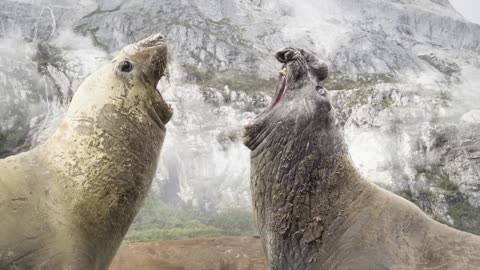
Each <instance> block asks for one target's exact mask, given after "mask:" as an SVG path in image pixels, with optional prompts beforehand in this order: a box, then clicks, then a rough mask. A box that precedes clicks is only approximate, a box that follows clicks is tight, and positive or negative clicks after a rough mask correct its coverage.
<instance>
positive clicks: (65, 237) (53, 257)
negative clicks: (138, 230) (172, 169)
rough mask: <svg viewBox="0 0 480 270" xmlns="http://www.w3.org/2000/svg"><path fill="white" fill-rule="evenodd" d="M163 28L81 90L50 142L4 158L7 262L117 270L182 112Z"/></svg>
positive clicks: (1, 257) (0, 187) (0, 245)
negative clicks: (169, 93)
mask: <svg viewBox="0 0 480 270" xmlns="http://www.w3.org/2000/svg"><path fill="white" fill-rule="evenodd" d="M167 54H168V53H167V48H166V43H165V41H164V38H163V36H162V35H159V34H157V35H154V36H151V37H149V38H147V39H145V40H143V41H140V42H138V43H136V44H132V45H130V46H127V47H125V48H124V49H123V50H122V51H121V52H120V53H119V55H118V56H117V57H115V58H114V59H113V60H112V61H111V62H109V63H108V64H106V65H104V66H103V67H101V68H100V69H99V70H98V71H96V72H95V73H93V74H92V75H90V76H89V77H88V78H87V79H85V81H84V82H83V83H82V85H81V86H80V87H79V89H78V91H77V92H76V94H75V96H74V97H73V100H72V103H71V105H70V107H69V109H68V112H67V114H66V117H65V119H64V120H63V122H62V124H61V125H60V127H59V129H58V130H57V131H56V133H55V134H54V135H53V136H52V137H51V138H50V139H49V140H48V141H47V142H46V143H45V144H43V145H41V146H39V147H37V148H35V149H33V150H31V151H29V152H26V153H22V154H19V155H16V156H12V157H8V158H6V159H3V160H0V217H1V218H0V269H2V270H5V269H22V270H27V269H28V270H30V269H36V270H38V269H45V270H47V269H48V270H52V269H53V270H56V269H62V270H65V269H68V270H86V269H88V270H90V269H95V270H103V269H107V268H108V265H109V264H110V261H111V259H112V257H113V255H114V254H115V252H116V250H117V249H118V247H119V245H120V243H121V241H122V239H123V237H124V235H125V233H126V232H127V230H128V227H129V226H130V224H131V222H132V220H133V218H134V217H135V215H136V213H137V211H138V209H139V207H140V206H141V204H142V201H143V199H144V197H145V195H146V193H147V191H148V189H149V188H150V185H151V181H152V179H153V177H154V175H155V170H156V167H157V161H158V158H159V154H160V149H161V147H162V143H163V139H164V136H165V124H166V123H167V122H168V121H169V119H170V117H171V115H172V111H171V109H170V107H169V106H168V105H167V104H166V103H165V102H164V100H163V98H162V96H161V94H160V93H159V92H158V91H157V90H156V85H157V83H158V81H159V80H160V78H161V76H163V73H164V70H165V67H166V65H167V58H168V55H167Z"/></svg>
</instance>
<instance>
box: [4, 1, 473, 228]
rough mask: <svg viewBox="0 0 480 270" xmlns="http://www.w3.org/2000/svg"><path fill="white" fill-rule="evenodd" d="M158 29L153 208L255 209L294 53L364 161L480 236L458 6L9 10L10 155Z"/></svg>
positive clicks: (172, 4) (172, 5) (73, 4)
mask: <svg viewBox="0 0 480 270" xmlns="http://www.w3.org/2000/svg"><path fill="white" fill-rule="evenodd" d="M155 32H162V33H164V34H165V36H166V37H167V39H168V42H169V47H170V50H171V52H172V63H171V77H170V81H169V82H168V81H166V80H165V81H162V82H161V84H160V88H161V89H162V91H163V94H164V95H165V97H166V98H167V100H168V101H169V102H170V103H171V104H172V106H173V107H174V109H175V115H174V118H173V119H172V122H171V123H170V124H169V125H168V127H167V128H168V134H167V138H166V141H165V146H164V148H163V151H162V158H161V162H160V166H159V169H158V174H157V176H156V179H155V180H154V184H153V191H152V194H151V196H150V199H151V200H158V201H162V202H165V203H167V204H168V205H171V206H172V207H176V208H178V209H185V208H189V207H197V208H200V209H202V210H203V211H205V212H221V211H222V210H224V209H228V208H233V207H240V208H244V209H249V208H250V193H249V151H248V150H247V149H246V147H244V146H243V145H242V143H241V127H242V125H243V124H244V123H245V122H246V121H247V119H249V118H252V117H254V116H255V114H256V113H258V112H260V111H261V110H262V109H263V108H265V107H266V106H267V105H268V104H269V102H270V101H271V95H272V93H273V90H274V88H275V86H276V78H277V74H278V73H277V71H278V69H279V67H280V65H279V64H278V63H277V62H276V60H275V59H274V57H273V54H274V52H275V51H276V50H278V49H281V48H283V47H286V46H296V47H305V48H309V49H311V50H313V51H315V52H316V53H317V55H318V56H320V57H322V58H324V59H325V60H326V61H327V63H328V64H329V66H330V67H331V70H332V73H331V76H330V78H329V79H328V80H327V81H326V82H325V84H326V87H327V88H328V89H330V91H331V93H332V95H333V96H334V102H335V107H336V110H337V115H338V118H339V121H341V123H342V124H344V125H345V135H346V137H347V140H348V143H349V148H350V151H351V154H352V157H353V159H354V161H355V163H356V164H357V165H358V167H359V168H360V170H361V171H362V173H363V174H365V175H366V176H367V177H368V178H369V179H370V180H371V181H373V182H375V183H377V184H379V185H381V186H383V187H385V188H387V189H389V190H392V191H394V192H396V193H397V194H400V195H402V196H404V197H406V198H407V199H409V200H411V201H413V202H415V203H416V204H417V205H419V206H420V207H421V208H422V209H423V210H425V211H426V212H427V213H428V214H430V215H431V216H433V217H435V218H436V219H437V220H440V221H442V222H445V223H448V224H450V225H452V226H455V227H458V228H461V229H463V230H468V231H471V232H475V233H477V234H478V233H480V192H479V190H480V136H478V134H480V105H478V104H480V76H479V74H480V25H477V24H475V23H472V22H469V21H466V20H465V19H464V17H463V16H462V15H461V14H460V13H458V12H457V11H456V10H455V9H454V8H453V7H452V5H451V4H450V3H449V1H448V0H395V1H394V0H389V1H384V0H324V1H314V0H302V1H296V2H292V1H286V0H285V1H284V0H281V1H273V0H213V1H206V0H180V1H179V0H161V1H157V0H140V1H139V0H116V1H106V0H97V1H96V0H82V1H67V0H63V1H53V0H50V1H47V0H34V1H22V0H2V1H0V59H1V60H2V63H3V65H2V66H0V86H1V87H0V89H1V90H0V155H1V156H8V155H12V154H15V153H18V152H21V151H26V150H28V149H30V148H32V147H34V146H35V145H38V144H39V143H41V142H43V141H44V140H45V138H47V137H48V135H49V134H51V133H52V132H53V131H54V130H55V128H56V125H57V124H58V122H59V119H61V117H62V114H63V113H64V111H65V108H66V107H67V106H68V103H69V101H70V99H71V97H72V95H73V93H74V92H75V90H76V88H77V87H78V85H79V84H80V83H81V81H82V80H83V79H84V78H85V77H86V76H87V75H88V74H89V73H90V72H92V71H93V70H95V69H96V68H97V67H98V66H100V65H101V63H102V62H103V61H106V60H108V59H109V57H110V55H111V54H112V53H113V52H115V51H116V50H118V49H119V48H121V47H122V46H124V45H126V44H129V43H132V42H134V41H136V40H139V39H141V38H143V37H146V36H148V35H150V34H152V33H155Z"/></svg>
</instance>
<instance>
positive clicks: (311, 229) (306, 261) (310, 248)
mask: <svg viewBox="0 0 480 270" xmlns="http://www.w3.org/2000/svg"><path fill="white" fill-rule="evenodd" d="M277 58H278V59H279V60H280V61H281V62H282V63H284V69H283V70H284V71H282V73H284V74H285V75H286V76H281V83H280V87H279V89H278V90H277V93H276V97H275V98H274V102H273V104H272V106H271V107H270V108H268V109H267V110H266V111H265V112H263V113H262V114H260V115H259V116H258V117H257V118H256V119H255V120H254V122H253V123H252V124H250V125H248V126H247V127H246V130H245V138H244V142H245V144H246V145H247V146H248V147H249V148H250V149H251V150H252V152H251V190H252V197H253V205H254V210H255V214H256V221H257V225H258V228H259V231H260V235H261V238H262V241H263V244H264V248H265V253H266V256H267V260H268V263H269V266H270V269H274V270H286V269H288V270H295V269H298V270H310V269H315V270H324V269H325V270H326V269H339V270H347V269H350V270H353V269H358V270H377V269H391V270H413V269H431V270H433V269H435V270H439V269H445V270H447V269H448V270H454V269H458V270H466V269H472V270H473V269H480V237H478V236H475V235H472V234H468V233H465V232H461V231H458V230H455V229H452V228H449V227H447V226H445V225H442V224H440V223H437V222H436V221H434V220H432V219H431V218H429V217H428V216H426V215H425V214H424V213H423V212H422V211H421V210H420V209H419V208H418V207H416V206H415V205H414V204H412V203H410V202H408V201H407V200H405V199H403V198H401V197H399V196H396V195H395V194H393V193H390V192H388V191H386V190H383V189H381V188H379V187H377V186H375V185H373V184H371V183H369V182H368V181H367V180H365V179H364V178H363V177H362V176H361V175H360V174H359V172H358V171H357V169H356V168H355V166H354V164H353V162H352V160H351V159H350V156H349V153H348V149H347V145H346V144H345V141H344V137H343V135H342V130H341V127H340V126H338V124H337V121H336V119H335V114H334V111H333V108H332V105H331V103H330V98H329V94H328V93H327V91H326V90H325V89H323V87H321V86H320V85H319V84H318V82H319V81H321V80H322V79H325V78H326V75H327V67H326V65H325V64H321V62H320V61H318V60H316V59H315V57H314V56H313V54H311V53H309V52H307V51H304V50H298V49H293V48H287V49H285V50H283V51H281V52H279V53H278V54H277ZM285 69H286V71H285Z"/></svg>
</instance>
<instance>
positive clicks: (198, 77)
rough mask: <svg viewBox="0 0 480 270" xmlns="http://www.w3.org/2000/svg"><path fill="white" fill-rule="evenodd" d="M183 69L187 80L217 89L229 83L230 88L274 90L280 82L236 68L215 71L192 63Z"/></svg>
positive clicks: (255, 90) (237, 89) (252, 90)
mask: <svg viewBox="0 0 480 270" xmlns="http://www.w3.org/2000/svg"><path fill="white" fill-rule="evenodd" d="M183 69H184V71H185V72H186V73H187V76H186V81H187V82H189V83H195V84H198V85H200V86H204V87H212V88H216V89H223V88H224V87H225V85H228V87H229V88H230V89H232V90H236V91H245V92H259V91H260V92H273V91H274V90H275V87H276V86H277V84H278V82H277V81H276V80H275V79H270V80H266V79H262V78H259V77H258V76H257V75H256V74H254V73H249V72H245V71H241V70H235V69H231V70H225V71H215V70H212V69H205V68H198V67H195V66H191V65H184V66H183Z"/></svg>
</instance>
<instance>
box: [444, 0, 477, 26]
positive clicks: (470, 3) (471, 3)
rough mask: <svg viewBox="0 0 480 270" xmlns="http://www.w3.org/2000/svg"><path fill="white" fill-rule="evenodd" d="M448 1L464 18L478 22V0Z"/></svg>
mask: <svg viewBox="0 0 480 270" xmlns="http://www.w3.org/2000/svg"><path fill="white" fill-rule="evenodd" d="M450 3H451V4H452V6H453V7H454V8H455V9H456V10H457V11H458V12H460V13H461V14H462V15H463V17H465V19H467V20H469V21H472V22H475V23H478V24H480V1H479V0H450Z"/></svg>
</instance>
